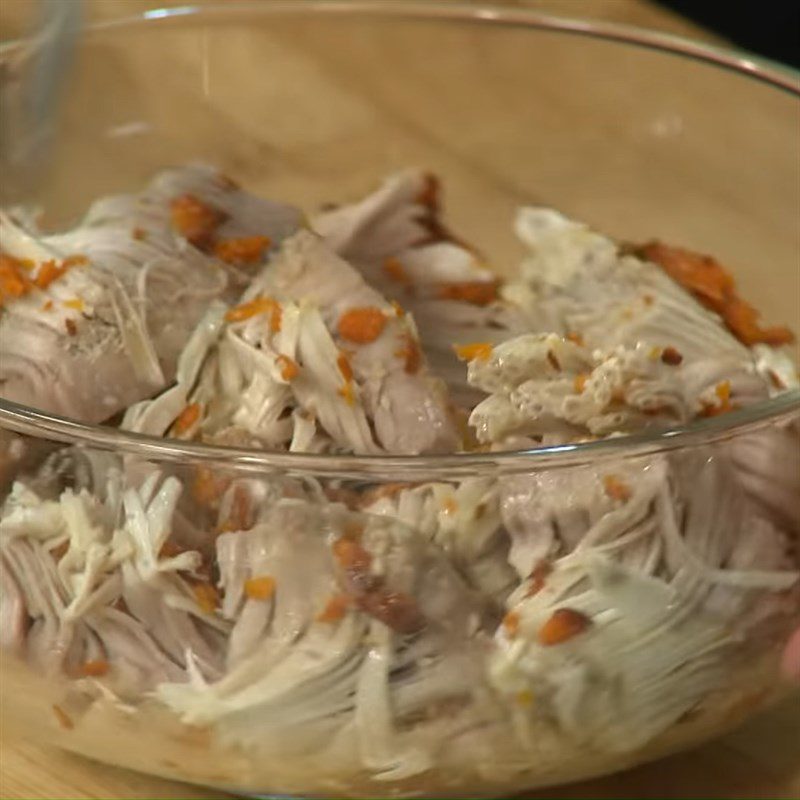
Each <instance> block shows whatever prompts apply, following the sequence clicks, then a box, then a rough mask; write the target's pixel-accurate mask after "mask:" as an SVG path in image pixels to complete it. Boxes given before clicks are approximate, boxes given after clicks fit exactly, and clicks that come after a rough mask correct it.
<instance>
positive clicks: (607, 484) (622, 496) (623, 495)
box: [603, 475, 631, 503]
mask: <svg viewBox="0 0 800 800" xmlns="http://www.w3.org/2000/svg"><path fill="white" fill-rule="evenodd" d="M603 488H604V489H605V490H606V494H607V495H608V496H609V497H610V498H611V499H612V500H619V501H620V502H622V503H624V502H626V501H627V500H630V499H631V489H630V486H628V485H627V484H626V483H623V482H622V481H621V480H620V479H619V478H618V477H617V476H616V475H604V476H603Z"/></svg>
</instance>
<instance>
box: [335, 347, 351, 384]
mask: <svg viewBox="0 0 800 800" xmlns="http://www.w3.org/2000/svg"><path fill="white" fill-rule="evenodd" d="M336 366H337V367H338V368H339V372H341V373H342V377H343V378H344V379H345V382H346V383H350V382H351V381H352V380H353V368H352V367H351V366H350V358H349V357H348V355H347V353H345V352H343V351H339V355H338V356H337V358H336Z"/></svg>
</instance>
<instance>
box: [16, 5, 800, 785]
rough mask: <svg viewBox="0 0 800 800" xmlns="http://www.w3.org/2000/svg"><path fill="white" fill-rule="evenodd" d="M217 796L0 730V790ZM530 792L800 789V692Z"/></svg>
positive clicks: (673, 21) (579, 13)
mask: <svg viewBox="0 0 800 800" xmlns="http://www.w3.org/2000/svg"><path fill="white" fill-rule="evenodd" d="M72 1H73V0H62V2H72ZM387 2H391V0H387ZM156 4H157V3H156V0H152V1H151V0H92V1H91V2H89V4H88V6H89V16H90V17H92V18H95V19H104V18H108V17H110V16H114V15H124V14H126V13H129V12H131V11H136V10H138V9H141V8H142V7H148V6H153V5H156ZM158 4H159V5H170V4H176V3H175V2H172V3H170V2H161V3H158ZM507 4H508V5H517V6H532V7H535V8H537V9H542V10H545V11H547V12H550V13H556V14H562V15H565V16H573V17H585V18H596V19H604V20H609V21H614V22H623V23H628V24H633V25H638V26H641V27H649V28H655V29H660V30H664V31H668V32H670V33H676V34H680V35H683V36H689V37H693V38H700V39H707V38H709V37H708V34H707V33H706V32H704V31H702V30H700V29H699V28H697V27H695V26H694V25H692V24H691V23H689V22H687V21H685V20H683V19H681V18H680V17H677V16H676V15H674V14H672V13H669V12H667V11H665V10H663V9H660V8H657V7H655V6H653V5H651V4H650V3H648V2H645V1H644V0H550V1H549V2H533V1H532V0H517V1H516V2H507ZM30 7H31V3H30V0H0V38H3V37H5V36H8V35H9V33H10V32H13V31H15V30H16V29H18V28H19V25H20V23H21V20H23V19H25V18H26V16H27V15H28V14H29V12H30ZM0 714H2V707H0ZM221 796H222V795H221V794H220V793H219V792H214V791H211V790H206V789H201V788H197V787H193V786H188V785H183V784H178V783H174V782H170V781H165V780H161V779H157V778H152V777H149V776H145V775H139V774H136V773H132V772H128V771H126V770H121V769H117V768H113V767H108V766H105V765H100V764H95V763H92V762H89V761H87V760H84V759H81V758H78V757H76V756H72V755H69V754H67V753H64V752H61V751H58V750H55V749H52V748H47V747H42V746H40V745H37V744H36V743H35V742H28V741H20V740H18V739H17V738H11V737H10V736H9V735H8V734H5V735H2V736H0V798H9V799H11V798H55V797H69V798H155V797H159V798H212V797H221ZM528 797H530V798H544V797H553V798H578V797H583V798H609V797H617V798H628V797H630V798H643V797H663V798H684V797H686V798H688V797H707V798H711V797H714V798H787V799H788V798H800V698H798V697H795V698H793V699H792V700H790V701H789V702H788V703H785V704H784V705H783V706H782V707H781V708H779V709H776V710H774V711H771V712H769V713H766V714H764V715H762V716H761V717H759V718H757V719H755V720H753V721H751V722H750V723H749V724H748V725H746V726H745V727H744V728H742V729H741V730H739V731H737V732H736V733H733V734H731V735H729V736H726V737H725V738H723V739H721V740H719V741H717V742H714V743H712V744H709V745H707V746H705V747H703V748H700V749H697V750H695V751H692V752H689V753H685V754H682V755H678V756H674V757H672V758H668V759H664V760H661V761H659V762H657V763H654V764H651V765H647V766H644V767H640V768H637V769H634V770H630V771H628V772H625V773H622V774H619V775H615V776H611V777H608V778H604V779H600V780H593V781H590V782H585V783H581V784H575V785H572V786H567V787H560V788H558V789H552V790H547V791H544V792H540V793H533V794H529V795H528Z"/></svg>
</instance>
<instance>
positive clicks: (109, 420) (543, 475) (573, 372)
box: [0, 165, 800, 796]
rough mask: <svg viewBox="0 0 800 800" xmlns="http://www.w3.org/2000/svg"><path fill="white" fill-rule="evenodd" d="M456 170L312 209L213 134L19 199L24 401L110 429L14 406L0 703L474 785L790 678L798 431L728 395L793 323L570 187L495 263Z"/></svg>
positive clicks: (1, 263)
mask: <svg viewBox="0 0 800 800" xmlns="http://www.w3.org/2000/svg"><path fill="white" fill-rule="evenodd" d="M439 199H440V198H439V186H438V182H437V181H436V179H435V178H433V177H432V176H431V175H428V174H426V173H424V172H421V171H417V170H408V171H406V172H403V173H400V174H396V175H392V176H390V177H389V178H388V179H387V180H386V181H385V182H384V183H383V184H382V185H381V186H380V187H379V188H377V189H376V190H375V191H374V192H372V193H371V194H369V195H367V196H366V197H364V198H362V199H359V200H356V201H355V202H350V203H346V204H344V205H338V206H333V207H331V206H328V207H325V208H324V210H322V211H319V212H315V213H312V214H310V215H309V216H305V215H304V214H303V213H301V212H300V211H298V210H297V209H295V208H292V207H289V206H287V205H283V204H281V203H279V202H275V201H273V200H266V199H262V198H260V197H256V196H254V195H252V194H250V193H248V192H247V191H246V190H245V189H243V188H241V187H240V186H238V185H237V184H236V183H234V182H233V181H232V180H230V179H229V178H227V177H225V176H224V175H222V174H220V173H219V172H218V171H216V170H215V169H213V168H211V167H207V166H202V165H189V166H186V167H182V168H176V169H171V170H168V171H165V172H163V173H161V174H159V175H157V176H156V177H155V178H154V179H153V180H152V182H151V183H150V184H149V185H148V186H147V187H146V188H145V189H144V190H143V191H142V192H141V193H140V194H134V195H125V196H116V197H108V198H103V199H100V200H98V201H97V202H95V203H94V204H93V205H92V206H91V208H90V209H89V210H88V212H87V213H86V215H85V217H84V218H83V221H82V222H81V223H80V224H79V225H78V226H77V227H75V228H74V229H72V230H69V231H66V232H63V233H58V234H44V233H43V232H41V231H39V230H38V228H37V226H36V223H35V220H34V219H33V218H32V216H31V215H30V214H27V213H26V212H25V211H23V210H20V209H8V210H6V211H5V212H3V214H2V217H0V236H1V244H0V246H1V248H2V256H0V298H1V299H2V312H1V313H2V316H1V317H0V392H2V396H3V397H4V398H5V399H6V400H8V401H12V402H13V403H18V404H22V405H25V406H30V407H33V408H36V409H40V410H43V411H46V412H49V413H50V414H54V415H59V416H62V417H68V418H71V419H72V420H79V421H80V422H82V423H91V424H93V425H97V424H100V423H102V424H103V425H104V426H105V427H104V428H96V427H87V426H85V425H84V426H82V427H81V426H78V427H77V428H76V427H75V426H72V427H69V425H68V424H67V423H59V422H58V421H57V420H56V421H53V420H52V419H50V418H48V417H42V416H41V415H38V416H36V415H34V418H35V419H39V420H45V421H47V420H49V425H50V427H49V428H47V430H49V431H50V432H51V435H50V436H49V437H48V436H46V435H42V436H41V437H39V438H37V437H36V436H34V435H32V434H31V427H30V426H31V424H32V423H31V417H30V415H29V414H28V412H25V413H22V412H20V411H19V409H16V410H15V409H14V407H13V406H8V407H7V411H8V413H7V414H6V416H5V417H4V419H6V421H7V422H8V421H9V420H11V422H12V423H13V422H14V420H16V422H15V423H14V424H11V423H9V424H8V429H7V430H6V431H5V433H4V434H3V439H2V445H1V447H2V463H1V464H0V467H1V468H2V476H3V481H4V484H3V492H4V498H3V501H2V509H1V510H0V548H1V550H0V553H1V554H2V557H1V558H0V590H1V591H2V614H1V616H0V634H1V635H2V639H1V641H2V648H3V655H4V674H3V692H4V698H3V702H4V713H6V714H7V715H8V716H9V717H11V718H13V719H15V720H16V721H17V722H18V723H19V724H20V725H21V726H24V725H27V726H29V727H31V729H32V730H35V731H36V732H37V735H38V736H39V737H40V738H41V737H42V731H46V735H47V737H49V738H51V739H53V740H54V741H57V742H58V743H59V744H61V745H63V746H65V747H68V748H70V749H73V750H76V751H79V752H84V753H88V754H90V755H92V756H93V757H95V758H101V759H103V760H108V761H112V762H115V763H119V764H124V765H126V766H132V767H135V768H139V769H145V770H147V771H150V772H157V773H161V774H164V775H170V776H173V777H178V778H182V779H185V780H190V781H197V782H204V783H209V784H213V785H217V786H221V787H226V788H233V789H237V790H240V791H249V792H265V791H271V792H275V791H280V792H286V793H297V794H303V793H308V794H314V795H326V794H327V795H333V796H342V795H343V794H347V795H353V796H359V795H360V796H375V795H376V794H378V795H388V794H391V795H392V796H417V795H425V796H434V795H442V796H444V795H461V796H463V795H464V794H470V795H481V794H492V793H497V792H507V791H510V790H513V789H522V788H526V787H531V786H534V785H545V784H548V783H554V782H558V781H564V780H574V779H577V778H580V777H585V776H588V775H592V774H598V773H601V772H606V771H610V770H614V769H619V768H622V767H625V766H627V765H630V764H633V763H636V762H638V761H642V760H645V759H647V758H653V757H655V756H657V755H659V754H661V753H664V752H668V751H670V750H674V749H676V748H679V747H683V746H688V745H690V744H692V743H695V742H698V741H702V740H703V739H705V738H707V737H708V736H710V735H713V734H714V733H717V732H719V731H722V730H725V729H727V728H729V727H731V726H732V725H734V724H735V723H736V722H738V721H739V720H740V719H742V718H743V717H745V716H747V715H748V714H750V713H752V711H753V710H755V709H757V708H759V707H761V706H762V705H764V704H766V703H767V702H768V701H769V700H771V699H772V698H774V697H776V696H777V695H779V694H780V693H781V691H782V688H781V686H780V684H779V682H777V681H776V679H775V676H776V674H777V667H776V664H777V661H778V659H779V658H780V654H781V651H782V649H783V647H784V645H785V642H786V641H787V639H788V637H789V635H790V633H791V632H792V630H793V628H794V627H795V626H797V624H798V618H799V617H800V572H799V571H798V570H799V569H800V554H798V549H797V543H798V529H799V528H800V508H799V507H798V498H800V463H799V462H800V450H799V449H798V445H800V425H798V421H797V417H796V416H795V417H792V416H791V414H786V413H784V414H783V415H782V416H781V415H775V416H774V417H772V418H768V421H767V423H765V424H763V423H762V424H761V425H752V424H751V425H748V424H746V423H747V420H746V419H744V421H743V422H741V424H740V425H738V426H737V425H728V426H726V425H725V424H723V423H724V419H723V420H722V421H721V420H719V419H716V418H718V417H723V416H724V415H727V414H734V416H733V417H731V419H736V418H737V417H736V416H735V415H736V414H737V412H738V415H739V417H742V415H745V417H746V409H747V408H748V407H757V406H758V405H759V404H763V403H765V402H767V401H769V400H770V398H773V397H775V396H777V395H779V394H781V393H784V392H786V391H788V390H791V389H795V388H797V386H798V376H797V371H796V368H795V366H794V364H793V362H792V360H791V359H790V357H789V356H788V354H787V352H786V351H785V348H784V347H783V346H784V345H786V344H788V343H789V342H790V341H791V339H792V336H791V333H790V332H789V331H788V330H787V329H786V328H783V327H768V326H765V325H763V324H762V323H761V321H760V319H759V316H758V314H757V313H756V311H755V310H754V309H753V308H752V307H751V306H750V305H748V304H747V303H746V302H745V301H744V300H743V299H742V298H741V297H740V296H739V295H738V294H737V292H736V287H735V285H734V282H733V280H732V279H731V277H730V275H729V274H728V272H727V271H726V270H725V269H724V268H723V267H722V266H721V265H720V264H719V263H717V262H716V261H715V260H713V259H712V258H709V257H706V256H700V255H697V254H695V253H692V252H688V251H685V250H682V249H679V248H676V247H671V246H668V245H664V244H660V243H656V242H651V243H647V244H642V245H637V244H630V243H620V242H616V241H613V240H611V239H609V238H607V237H605V236H603V235H602V234H600V233H597V232H595V231H593V230H591V229H589V228H588V227H587V226H586V225H583V224H581V223H579V222H575V221H573V220H570V219H568V218H566V217H565V216H563V215H561V214H560V213H558V212H557V211H554V210H550V209H544V208H522V209H520V210H519V212H518V214H517V216H516V219H515V221H514V225H515V230H516V233H517V235H518V237H519V239H520V240H521V242H522V243H523V244H524V246H525V248H526V251H527V255H526V256H525V258H524V260H523V262H522V264H521V265H520V267H519V269H518V271H517V274H516V277H514V278H513V279H509V280H500V279H499V278H498V277H497V273H496V272H495V270H493V269H492V268H491V267H490V263H489V262H488V261H487V256H485V255H484V254H481V253H479V252H478V251H477V250H476V249H475V248H474V247H472V246H471V245H470V244H469V243H468V242H467V241H465V240H464V239H462V238H461V237H460V236H459V235H457V234H455V233H453V232H451V231H449V230H448V229H447V228H446V227H445V225H444V224H443V222H442V219H441V214H440V208H439ZM26 414H28V416H26ZM20 420H23V422H21V421H20ZM24 420H27V423H24ZM25 424H27V426H28V427H27V428H26V427H25ZM59 425H60V426H61V427H59ZM53 426H55V427H53ZM64 426H67V427H64ZM687 426H688V427H689V431H691V430H692V429H696V433H695V434H691V432H688V433H687V432H685V431H684V432H683V433H682V434H680V435H681V436H683V439H681V440H680V441H681V446H680V447H674V448H670V447H668V446H667V445H668V443H669V441H670V439H669V436H667V435H666V433H665V432H667V431H672V432H675V431H683V429H685V428H687ZM704 426H705V428H704ZM112 427H114V428H117V429H118V432H119V435H117V436H115V437H111V438H110V439H109V435H108V434H109V431H110V429H111V428H112ZM56 429H58V430H61V431H62V433H63V431H65V430H76V431H78V433H79V434H80V435H78V434H76V436H75V437H74V438H73V440H72V441H71V442H70V441H66V442H65V437H64V436H57V435H55V434H54V433H53V431H55V430H56ZM104 431H105V436H101V435H100V434H101V433H103V432H104ZM81 432H82V433H81ZM126 434H127V435H126ZM130 434H137V435H138V436H135V435H130ZM643 434H652V435H651V436H649V437H648V436H646V435H643ZM141 435H145V436H147V437H150V438H149V439H146V438H142V436H141ZM630 435H634V436H633V438H630V439H628V438H626V437H629V436H630ZM159 439H160V441H159ZM109 441H113V443H114V444H113V445H112V444H109ZM628 441H630V446H628V445H627V444H626V442H628ZM222 448H234V449H233V450H231V449H222ZM508 451H514V452H516V456H514V455H512V456H511V460H507V461H504V458H506V459H507V458H508V457H509V452H508ZM248 453H249V454H251V456H248ZM459 453H460V454H462V455H461V456H459V458H460V459H462V460H463V461H464V463H465V464H467V465H468V466H467V467H466V468H465V469H464V470H460V469H459V468H457V467H454V466H453V465H454V463H455V464H457V463H458V459H455V462H454V459H453V454H459ZM525 453H527V455H524V454H525ZM290 454H305V456H306V457H305V459H304V460H301V461H298V462H296V463H297V464H298V465H299V466H298V467H297V468H294V467H293V466H292V464H293V463H294V462H292V461H291V457H289V456H290ZM309 454H311V455H312V456H315V458H313V459H311V460H309V458H308V456H309ZM228 455H230V458H228V457H227V456H228ZM354 456H357V457H361V458H359V459H356V460H354V459H353V457H354ZM398 456H403V457H406V458H401V459H398V458H396V457H398ZM419 456H423V457H424V458H409V457H419ZM437 456H447V457H448V458H446V459H444V460H442V461H439V460H437ZM271 457H274V458H273V461H272V462H271V461H270V458H271ZM298 457H299V458H301V457H302V456H301V455H299V456H298ZM363 457H370V458H366V459H365V458H363ZM386 457H389V458H386ZM270 465H271V466H270ZM384 465H385V466H384ZM509 465H510V466H509Z"/></svg>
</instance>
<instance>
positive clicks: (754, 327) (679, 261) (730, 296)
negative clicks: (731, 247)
mask: <svg viewBox="0 0 800 800" xmlns="http://www.w3.org/2000/svg"><path fill="white" fill-rule="evenodd" d="M635 252H636V254H637V255H638V256H640V257H641V258H646V259H647V260H648V261H652V262H653V263H654V264H658V266H660V267H661V268H662V269H663V270H664V272H666V273H667V275H669V276H670V277H671V278H672V279H673V280H674V281H675V282H677V283H679V284H680V285H681V286H683V288H684V289H686V290H688V291H689V292H691V293H692V294H693V295H694V296H695V297H696V298H697V300H699V301H700V302H701V303H702V304H703V305H704V306H706V308H710V309H711V310H712V311H715V312H716V313H717V314H719V315H720V317H722V319H723V321H724V322H725V324H726V325H727V327H728V329H729V330H730V332H731V333H732V334H733V335H734V336H736V338H737V339H739V341H740V342H742V343H743V344H746V345H754V344H759V343H763V344H769V345H772V346H774V347H778V346H780V345H783V344H788V343H790V342H792V341H794V335H793V334H792V332H791V331H790V330H789V329H788V328H786V327H784V326H782V325H781V326H776V327H771V328H762V327H761V325H760V323H759V320H758V318H759V314H758V312H757V311H756V310H755V308H753V306H751V305H750V304H749V303H747V302H746V301H745V300H743V299H742V298H741V297H739V295H738V294H737V293H736V282H735V281H734V280H733V278H732V276H731V275H730V273H729V272H728V271H727V270H726V269H725V268H724V267H723V266H722V264H720V263H719V262H718V261H716V260H715V259H713V258H711V257H710V256H704V255H701V254H699V253H694V252H692V251H691V250H683V249H682V248H679V247H670V246H669V245H665V244H662V243H661V242H649V243H647V244H644V245H641V246H640V247H637V248H636V250H635Z"/></svg>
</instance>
